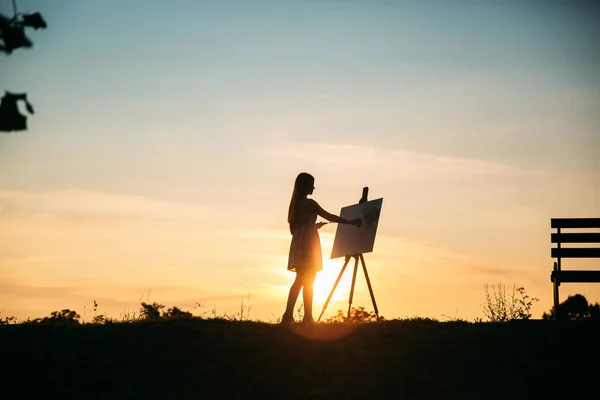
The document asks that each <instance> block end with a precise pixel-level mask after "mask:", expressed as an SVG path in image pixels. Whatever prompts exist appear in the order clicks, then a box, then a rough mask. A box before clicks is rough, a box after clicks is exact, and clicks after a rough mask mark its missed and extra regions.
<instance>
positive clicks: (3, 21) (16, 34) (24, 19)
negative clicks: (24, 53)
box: [0, 1, 48, 54]
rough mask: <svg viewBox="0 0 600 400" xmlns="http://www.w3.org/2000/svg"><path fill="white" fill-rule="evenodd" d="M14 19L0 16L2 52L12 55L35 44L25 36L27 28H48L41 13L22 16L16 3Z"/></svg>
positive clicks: (0, 45) (14, 3) (0, 47)
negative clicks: (17, 50) (15, 51)
mask: <svg viewBox="0 0 600 400" xmlns="http://www.w3.org/2000/svg"><path fill="white" fill-rule="evenodd" d="M13 12H14V15H13V17H12V18H9V17H7V16H5V15H3V14H0V52H4V53H6V54H11V53H12V52H13V51H14V50H16V49H19V48H29V47H32V46H33V42H32V41H31V40H30V39H29V38H28V37H27V36H26V35H25V28H33V29H35V30H38V29H45V28H47V27H48V24H46V21H45V20H44V17H42V14H40V13H39V12H36V13H32V14H20V13H18V12H17V6H16V1H13Z"/></svg>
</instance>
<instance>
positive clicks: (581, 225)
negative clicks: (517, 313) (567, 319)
mask: <svg viewBox="0 0 600 400" xmlns="http://www.w3.org/2000/svg"><path fill="white" fill-rule="evenodd" d="M550 221H551V222H550V226H551V227H552V229H556V232H555V233H552V234H551V238H550V240H551V242H552V243H555V244H556V247H554V248H552V250H551V254H552V258H556V262H555V263H554V270H553V271H552V274H551V275H550V280H551V281H552V282H553V286H554V318H555V319H559V315H558V306H559V303H560V301H559V295H558V287H559V286H560V284H561V282H577V283H587V282H595V283H600V266H599V267H598V270H580V271H573V270H571V271H563V270H562V267H561V259H562V258H600V232H563V231H562V229H598V228H600V218H552V219H551V220H550ZM565 243H568V244H571V245H572V244H575V245H578V244H579V245H582V244H585V245H587V246H586V247H573V246H570V247H562V244H565ZM593 243H596V244H598V246H597V247H591V246H589V244H593Z"/></svg>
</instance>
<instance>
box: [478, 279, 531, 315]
mask: <svg viewBox="0 0 600 400" xmlns="http://www.w3.org/2000/svg"><path fill="white" fill-rule="evenodd" d="M484 288H485V298H484V304H482V307H483V313H484V315H485V317H486V318H487V319H488V320H489V321H490V322H506V321H511V320H514V319H530V318H531V307H532V306H533V303H535V302H536V301H539V299H538V298H535V297H529V295H527V294H526V293H525V288H523V287H518V288H517V287H516V285H514V284H513V289H512V293H511V295H510V297H509V296H507V294H506V288H505V286H504V285H503V284H502V283H498V285H497V286H496V287H494V286H492V289H491V294H490V287H489V285H488V284H485V285H484Z"/></svg>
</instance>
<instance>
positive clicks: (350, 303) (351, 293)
mask: <svg viewBox="0 0 600 400" xmlns="http://www.w3.org/2000/svg"><path fill="white" fill-rule="evenodd" d="M357 271H358V256H354V273H353V274H352V286H351V287H350V299H349V300H348V317H347V319H348V320H350V309H351V308H352V298H353V297H354V284H355V283H356V272H357Z"/></svg>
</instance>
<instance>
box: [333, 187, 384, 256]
mask: <svg viewBox="0 0 600 400" xmlns="http://www.w3.org/2000/svg"><path fill="white" fill-rule="evenodd" d="M382 206H383V198H380V199H376V200H370V201H366V202H364V203H359V204H354V205H351V206H347V207H343V208H342V210H341V212H340V217H342V218H345V219H350V220H352V219H356V218H360V219H362V220H363V222H362V225H361V226H360V228H357V227H356V226H354V225H346V224H338V226H337V230H336V232H335V239H334V241H333V248H332V250H331V258H332V259H333V258H338V257H345V256H348V255H350V256H353V255H357V254H363V253H370V252H372V251H373V246H374V244H375V235H376V233H377V225H378V223H379V216H380V215H381V207H382Z"/></svg>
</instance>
